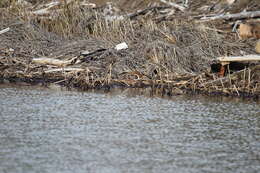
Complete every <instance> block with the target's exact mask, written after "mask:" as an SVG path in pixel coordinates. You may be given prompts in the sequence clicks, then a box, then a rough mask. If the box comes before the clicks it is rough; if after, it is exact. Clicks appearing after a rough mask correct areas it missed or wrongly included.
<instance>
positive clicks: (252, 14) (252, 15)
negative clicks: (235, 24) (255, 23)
mask: <svg viewBox="0 0 260 173" xmlns="http://www.w3.org/2000/svg"><path fill="white" fill-rule="evenodd" d="M255 17H260V11H251V12H242V13H235V14H225V15H223V14H222V15H217V16H211V17H202V18H200V20H202V21H212V20H219V19H224V20H228V19H244V18H255Z"/></svg>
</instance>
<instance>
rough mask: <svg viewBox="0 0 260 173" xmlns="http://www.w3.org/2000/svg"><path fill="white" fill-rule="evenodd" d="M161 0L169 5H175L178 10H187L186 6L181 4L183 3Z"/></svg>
mask: <svg viewBox="0 0 260 173" xmlns="http://www.w3.org/2000/svg"><path fill="white" fill-rule="evenodd" d="M160 1H161V2H162V3H165V4H167V5H170V6H172V7H174V8H177V9H178V10H180V11H182V12H184V11H185V10H186V8H185V7H183V6H181V5H178V4H176V3H173V2H167V1H166V0H160Z"/></svg>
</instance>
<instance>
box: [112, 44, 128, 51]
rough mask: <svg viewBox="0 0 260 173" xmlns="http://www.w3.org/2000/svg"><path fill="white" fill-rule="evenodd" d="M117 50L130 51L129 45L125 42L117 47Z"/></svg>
mask: <svg viewBox="0 0 260 173" xmlns="http://www.w3.org/2000/svg"><path fill="white" fill-rule="evenodd" d="M115 49H116V50H122V49H128V45H127V44H126V42H123V43H120V44H118V45H116V47H115Z"/></svg>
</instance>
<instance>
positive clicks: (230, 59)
mask: <svg viewBox="0 0 260 173" xmlns="http://www.w3.org/2000/svg"><path fill="white" fill-rule="evenodd" d="M217 59H218V60H219V61H220V62H238V61H260V55H245V56H225V57H219V58H217Z"/></svg>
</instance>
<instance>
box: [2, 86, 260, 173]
mask: <svg viewBox="0 0 260 173" xmlns="http://www.w3.org/2000/svg"><path fill="white" fill-rule="evenodd" d="M259 170H260V105H259V103H254V102H241V101H225V100H223V99H214V100H212V99H209V98H196V97H195V98H190V97H176V98H173V99H161V98H149V97H143V96H132V95H131V94H129V93H125V92H123V91H122V93H121V94H116V95H113V94H112V95H111V94H97V93H88V92H83V93H82V92H73V91H55V90H46V89H41V88H40V89H37V88H17V87H10V86H1V87H0V172H1V173H2V172H3V173H5V172H6V173H31V172H33V173H35V172H39V173H45V172H46V173H60V172H65V173H66V172H75V173H86V172H98V173H99V172H100V173H103V172H104V173H117V172H140V173H145V172H149V173H150V172H155V173H157V172H163V173H165V172H169V173H172V172H178V173H186V172H187V173H190V172H195V173H202V172H216V173H224V172H225V173H238V172H244V173H254V172H255V173H256V172H258V171H259Z"/></svg>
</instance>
